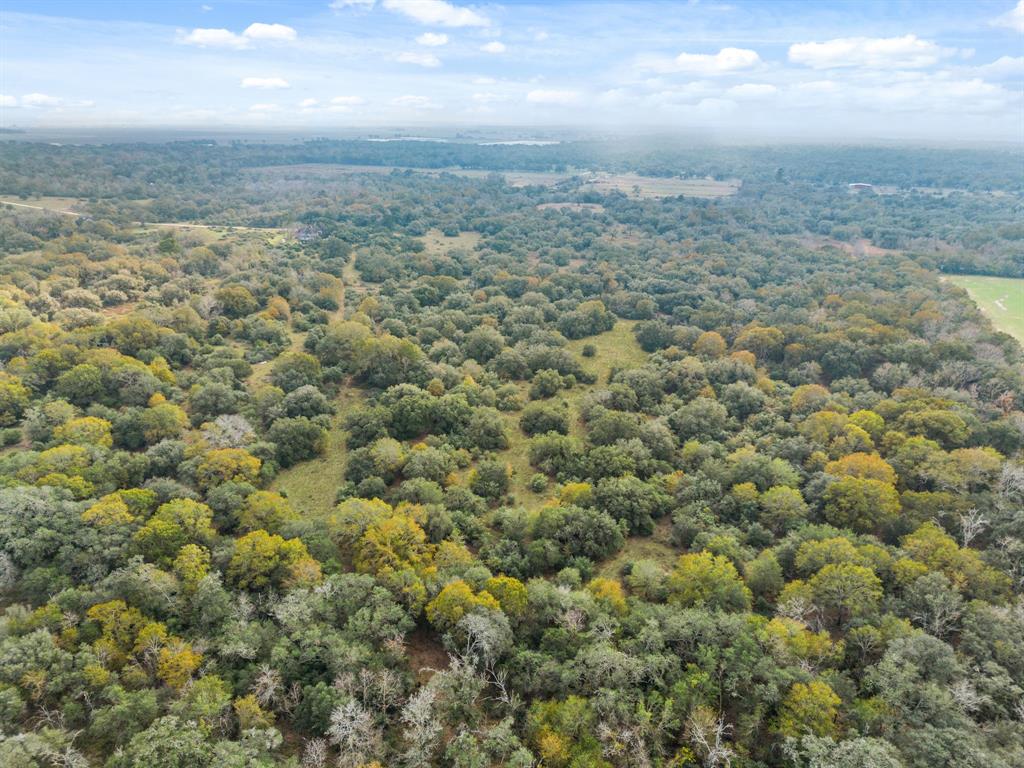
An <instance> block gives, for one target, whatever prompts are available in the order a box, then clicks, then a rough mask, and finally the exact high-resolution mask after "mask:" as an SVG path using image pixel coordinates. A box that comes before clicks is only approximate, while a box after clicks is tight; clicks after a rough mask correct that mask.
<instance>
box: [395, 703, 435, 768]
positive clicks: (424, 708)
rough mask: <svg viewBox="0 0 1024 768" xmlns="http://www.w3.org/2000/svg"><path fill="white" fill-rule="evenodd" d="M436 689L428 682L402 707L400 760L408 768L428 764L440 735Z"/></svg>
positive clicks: (417, 767)
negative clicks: (402, 745) (403, 750)
mask: <svg viewBox="0 0 1024 768" xmlns="http://www.w3.org/2000/svg"><path fill="white" fill-rule="evenodd" d="M436 701H437V690H436V688H435V687H434V686H432V685H430V684H429V683H428V684H427V685H425V686H423V687H422V688H420V689H419V690H418V691H416V693H414V694H413V695H412V696H411V697H410V698H409V700H408V701H407V702H406V704H405V706H404V707H403V708H402V715H401V720H402V724H403V725H404V726H405V728H404V730H403V736H404V737H405V743H406V749H405V752H404V753H403V754H402V760H403V761H404V762H405V764H406V765H408V766H409V767H410V768H419V767H420V766H428V765H430V761H431V758H432V757H433V755H434V752H435V750H436V749H437V743H438V737H439V736H440V735H441V721H440V719H439V718H438V717H437V715H436V713H435V711H434V702H436Z"/></svg>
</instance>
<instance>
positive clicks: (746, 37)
mask: <svg viewBox="0 0 1024 768" xmlns="http://www.w3.org/2000/svg"><path fill="white" fill-rule="evenodd" d="M1022 85H1024V0H1020V2H1015V0H946V1H943V0H931V1H930V2H871V1H870V0H860V1H859V2H853V1H850V2H813V0H803V1H801V2H783V1H774V2H773V1H769V0H760V1H756V2H754V1H744V0H690V1H689V2H687V1H686V0H679V1H677V2H643V1H642V0H637V1H636V2H620V3H615V2H600V3H598V2H546V3H537V2H532V3H527V2H516V1H513V2H503V3H486V2H485V3H472V4H471V3H463V2H448V1H447V0H334V2H331V0H317V1H316V2H313V1H311V0H303V1H302V2H277V1H276V0H233V1H230V2H223V1H220V0H207V2H205V3H203V2H176V1H170V2H168V1H166V0H164V1H162V2H145V1H139V0H136V1H135V2H121V1H120V0H112V1H107V2H102V1H98V0H94V1H93V2H78V1H77V0H63V1H60V0H32V1H31V2H29V1H24V0H4V3H3V10H0V123H2V124H3V125H5V126H11V125H23V126H30V125H51V126H57V125H140V126H144V125H145V126H148V125H151V126H206V127H219V126H223V127H230V126H252V127H268V128H269V127H280V128H311V129H329V128H332V127H346V126H385V125H515V126H521V125H530V126H582V127H592V128H658V129H661V128H671V127H677V128H685V129H702V130H706V131H722V132H723V133H725V132H730V133H736V134H749V135H763V136H779V137H784V136H794V137H805V138H839V139H842V138H856V137H861V138H893V139H907V138H918V139H939V140H942V139H957V140H968V141H976V140H1000V141H1007V140H1010V141H1013V140H1016V141H1020V140H1022V139H1024V118H1022V111H1024V100H1022Z"/></svg>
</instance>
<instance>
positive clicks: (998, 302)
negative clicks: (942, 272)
mask: <svg viewBox="0 0 1024 768" xmlns="http://www.w3.org/2000/svg"><path fill="white" fill-rule="evenodd" d="M943 280H946V281H948V282H950V283H953V285H958V286H960V287H961V288H963V289H964V290H965V291H967V293H968V294H970V296H971V298H972V299H974V302H975V303H976V304H977V305H978V308H979V309H981V311H982V312H983V313H984V314H985V316H986V317H988V319H989V320H991V321H992V325H994V326H995V327H996V328H998V329H999V330H1000V331H1002V332H1003V333H1008V334H1010V335H1011V336H1013V337H1014V338H1015V339H1017V341H1019V342H1021V343H1022V344H1024V279H1018V278H1012V277H988V276H981V275H948V276H946V277H944V278H943Z"/></svg>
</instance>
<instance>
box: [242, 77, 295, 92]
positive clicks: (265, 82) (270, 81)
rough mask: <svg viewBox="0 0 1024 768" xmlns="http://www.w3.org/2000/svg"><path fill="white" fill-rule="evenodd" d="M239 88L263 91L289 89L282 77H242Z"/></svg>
mask: <svg viewBox="0 0 1024 768" xmlns="http://www.w3.org/2000/svg"><path fill="white" fill-rule="evenodd" d="M241 86H242V87H243V88H263V89H265V90H275V89H278V88H290V87H291V86H290V85H289V84H288V81H287V80H285V79H284V78H283V77H243V78H242V82H241Z"/></svg>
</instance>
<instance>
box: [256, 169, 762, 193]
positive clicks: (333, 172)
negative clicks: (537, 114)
mask: <svg viewBox="0 0 1024 768" xmlns="http://www.w3.org/2000/svg"><path fill="white" fill-rule="evenodd" d="M245 170H246V171H248V172H249V173H252V174H266V175H273V176H277V177H280V178H285V179H322V180H329V179H331V178H338V177H339V176H351V175H353V174H360V173H372V174H378V175H384V174H389V173H391V172H392V171H398V172H400V173H404V172H406V171H412V172H415V173H425V174H429V175H431V176H439V175H441V174H445V173H446V174H451V175H452V176H460V177H462V178H465V179H486V178H488V177H490V176H494V175H497V176H504V177H505V182H506V183H507V184H508V185H509V186H511V187H534V186H536V187H554V186H556V185H558V184H562V183H564V182H567V181H570V180H572V179H578V180H579V182H580V183H581V184H582V186H583V188H584V189H587V188H589V189H596V190H597V191H599V192H613V191H614V192H624V193H625V194H627V195H630V196H632V197H640V198H656V197H675V196H677V195H684V196H686V197H701V198H707V199H715V198H720V197H729V196H730V195H735V194H736V193H737V192H739V190H740V187H742V186H743V182H742V181H741V180H740V179H722V180H717V179H683V178H679V177H670V178H660V177H655V176H641V175H639V174H637V173H607V172H605V171H584V170H579V171H565V172H561V173H556V172H550V171H488V170H482V169H476V168H410V167H406V166H393V165H341V164H338V165H335V164H332V163H300V164H294V165H274V166H266V167H259V168H246V169H245Z"/></svg>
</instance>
